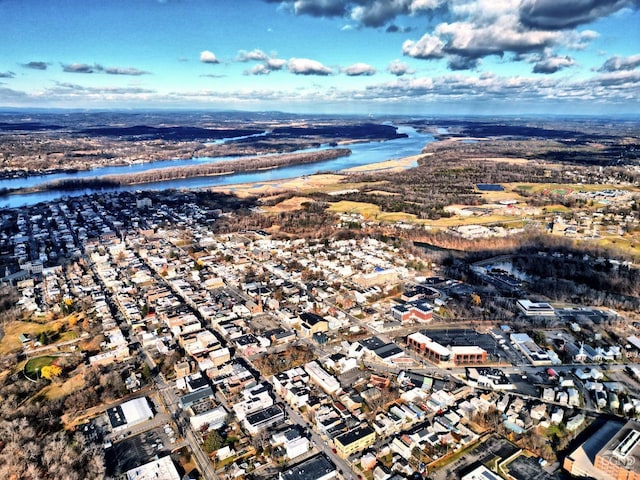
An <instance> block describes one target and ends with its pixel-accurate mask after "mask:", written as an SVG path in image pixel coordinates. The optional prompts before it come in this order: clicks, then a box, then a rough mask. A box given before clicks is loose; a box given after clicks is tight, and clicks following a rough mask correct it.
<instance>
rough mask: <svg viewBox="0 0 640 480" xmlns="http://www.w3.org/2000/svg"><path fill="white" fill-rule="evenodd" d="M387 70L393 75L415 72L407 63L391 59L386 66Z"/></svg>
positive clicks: (398, 75) (399, 75)
mask: <svg viewBox="0 0 640 480" xmlns="http://www.w3.org/2000/svg"><path fill="white" fill-rule="evenodd" d="M387 72H389V73H390V74H392V75H395V76H396V77H401V76H403V75H411V74H413V73H415V71H414V70H412V69H411V68H409V65H407V63H405V62H401V61H400V60H392V61H391V62H389V65H388V66H387Z"/></svg>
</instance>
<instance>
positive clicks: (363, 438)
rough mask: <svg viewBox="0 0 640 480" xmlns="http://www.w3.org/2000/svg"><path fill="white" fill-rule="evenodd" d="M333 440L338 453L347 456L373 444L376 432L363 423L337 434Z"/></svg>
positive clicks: (343, 456)
mask: <svg viewBox="0 0 640 480" xmlns="http://www.w3.org/2000/svg"><path fill="white" fill-rule="evenodd" d="M333 441H334V445H335V447H336V450H337V452H338V455H339V456H340V457H342V458H347V457H349V456H350V455H352V454H353V453H355V452H360V451H362V450H364V449H365V448H367V447H369V446H371V445H373V444H374V443H375V441H376V432H375V431H374V430H373V429H372V428H371V427H370V426H369V425H365V426H362V427H357V428H354V429H353V430H349V431H348V432H345V433H343V434H342V435H338V436H337V437H336V438H335V439H334V440H333Z"/></svg>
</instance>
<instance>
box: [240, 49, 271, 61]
mask: <svg viewBox="0 0 640 480" xmlns="http://www.w3.org/2000/svg"><path fill="white" fill-rule="evenodd" d="M268 58H269V55H267V54H266V53H264V52H263V51H262V50H260V49H258V48H256V49H254V50H251V51H249V52H248V51H246V50H240V51H239V52H238V57H237V60H238V61H239V62H250V61H257V62H263V61H265V60H267V59H268Z"/></svg>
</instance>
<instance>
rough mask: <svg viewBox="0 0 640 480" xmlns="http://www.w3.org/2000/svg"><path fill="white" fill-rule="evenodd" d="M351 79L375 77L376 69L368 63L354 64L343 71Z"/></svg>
mask: <svg viewBox="0 0 640 480" xmlns="http://www.w3.org/2000/svg"><path fill="white" fill-rule="evenodd" d="M342 71H343V72H344V73H346V74H347V75H348V76H350V77H357V76H371V75H375V73H376V69H375V68H373V67H372V66H371V65H369V64H367V63H354V64H353V65H349V66H348V67H345V68H343V69H342Z"/></svg>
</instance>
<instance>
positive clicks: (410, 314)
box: [391, 301, 433, 322]
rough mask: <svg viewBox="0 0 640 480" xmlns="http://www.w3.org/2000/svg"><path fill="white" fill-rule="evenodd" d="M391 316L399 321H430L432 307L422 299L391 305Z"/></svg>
mask: <svg viewBox="0 0 640 480" xmlns="http://www.w3.org/2000/svg"><path fill="white" fill-rule="evenodd" d="M391 316H392V317H393V318H394V319H395V320H398V321H400V322H409V321H412V320H413V321H416V322H430V321H431V320H432V319H433V308H432V307H431V305H430V304H429V303H427V302H424V301H417V302H410V303H403V304H398V305H394V306H393V307H391Z"/></svg>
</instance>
